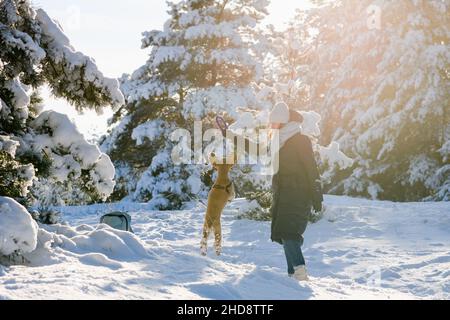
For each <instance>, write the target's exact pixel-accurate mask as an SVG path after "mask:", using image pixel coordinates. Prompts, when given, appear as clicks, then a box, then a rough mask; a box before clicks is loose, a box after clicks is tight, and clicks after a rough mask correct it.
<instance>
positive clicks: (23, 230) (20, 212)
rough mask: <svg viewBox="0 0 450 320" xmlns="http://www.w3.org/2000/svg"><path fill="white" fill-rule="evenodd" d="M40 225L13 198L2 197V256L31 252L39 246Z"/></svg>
mask: <svg viewBox="0 0 450 320" xmlns="http://www.w3.org/2000/svg"><path fill="white" fill-rule="evenodd" d="M37 233H38V225H37V223H36V222H35V221H34V220H33V218H32V217H31V215H30V213H29V212H28V211H27V210H26V209H25V208H24V207H23V206H22V205H21V204H19V203H17V202H16V201H15V200H13V199H11V198H6V197H0V254H1V255H10V254H12V253H14V252H16V251H20V252H22V253H27V252H31V251H33V250H34V249H35V248H36V245H37Z"/></svg>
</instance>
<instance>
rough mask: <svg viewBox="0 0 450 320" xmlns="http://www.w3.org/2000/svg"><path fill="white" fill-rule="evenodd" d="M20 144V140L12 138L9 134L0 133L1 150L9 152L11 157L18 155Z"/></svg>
mask: <svg viewBox="0 0 450 320" xmlns="http://www.w3.org/2000/svg"><path fill="white" fill-rule="evenodd" d="M19 145H20V143H19V142H17V141H14V140H11V138H10V137H9V136H2V135H0V150H2V151H5V152H6V153H9V154H10V155H11V157H13V158H14V157H15V156H16V151H17V148H18V147H19Z"/></svg>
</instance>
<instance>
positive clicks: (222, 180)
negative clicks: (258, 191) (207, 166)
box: [200, 153, 235, 256]
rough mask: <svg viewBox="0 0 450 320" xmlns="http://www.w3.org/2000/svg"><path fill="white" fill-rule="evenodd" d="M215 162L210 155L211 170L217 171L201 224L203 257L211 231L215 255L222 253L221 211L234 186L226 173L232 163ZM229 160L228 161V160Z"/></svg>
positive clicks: (231, 196)
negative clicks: (203, 220)
mask: <svg viewBox="0 0 450 320" xmlns="http://www.w3.org/2000/svg"><path fill="white" fill-rule="evenodd" d="M223 160H224V161H221V163H219V161H218V160H217V157H216V155H215V154H214V153H211V155H210V159H209V161H210V163H211V164H212V166H213V168H214V169H215V170H217V179H216V181H215V182H214V185H213V186H212V188H211V191H210V192H209V194H208V204H207V207H206V214H205V222H204V224H203V237H202V240H201V242H200V251H201V254H202V255H203V256H205V255H206V253H207V247H208V238H209V236H210V233H211V231H212V232H214V249H215V251H216V255H218V256H220V254H221V253H222V227H221V223H220V219H221V216H222V211H223V209H224V208H225V205H226V204H227V202H228V201H231V200H233V199H234V196H235V192H234V186H233V183H232V182H231V180H230V179H229V177H228V173H229V172H230V170H231V168H232V167H233V166H234V162H231V163H230V162H229V161H226V160H227V159H223ZM228 160H229V159H228Z"/></svg>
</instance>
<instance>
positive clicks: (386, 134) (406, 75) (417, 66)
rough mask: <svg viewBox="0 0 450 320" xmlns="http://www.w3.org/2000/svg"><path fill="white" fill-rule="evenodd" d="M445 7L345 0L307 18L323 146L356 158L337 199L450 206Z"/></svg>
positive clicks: (449, 59) (339, 178)
mask: <svg viewBox="0 0 450 320" xmlns="http://www.w3.org/2000/svg"><path fill="white" fill-rule="evenodd" d="M448 10H449V4H448V2H446V1H439V0H431V1H422V0H417V1H376V2H373V1H368V0H367V1H351V0H343V1H337V2H333V3H328V4H325V5H322V6H319V7H318V8H316V9H314V10H312V11H310V12H309V14H308V15H309V16H308V18H307V19H306V21H307V22H308V24H307V26H306V28H309V29H310V30H315V31H316V32H317V35H316V37H315V41H314V43H313V45H312V50H311V51H310V53H309V59H310V67H309V72H308V73H309V75H308V76H307V79H308V81H309V83H310V84H311V90H310V103H311V106H312V108H315V109H316V110H318V112H319V113H320V114H321V115H322V116H323V120H324V122H323V126H322V128H323V136H322V139H323V141H324V142H329V141H331V140H337V141H338V142H339V143H340V144H341V146H342V147H343V149H344V150H345V151H346V153H348V154H349V155H351V156H352V157H353V158H355V160H356V161H355V167H354V168H353V170H349V171H347V172H345V174H342V173H338V174H336V175H335V177H334V181H333V183H332V185H333V186H334V187H333V188H331V192H338V193H345V194H351V195H364V196H370V197H372V198H380V199H391V200H400V201H405V200H419V199H424V198H429V199H431V198H433V199H444V200H449V199H450V198H449V185H450V183H449V181H450V162H449V158H450V157H449V145H450V143H449V133H448V132H449V130H450V117H449V111H448V108H449V105H450V103H449V100H450V98H449V97H450V95H449V92H450V90H449V89H450V85H449V84H450V81H449V78H450V76H449V72H448V70H449V65H450V54H449V52H450V50H449V46H450V44H449V20H448V14H447V13H448ZM378 18H379V21H376V20H378ZM374 19H375V20H374ZM374 22H375V24H374ZM378 22H379V25H377V24H378Z"/></svg>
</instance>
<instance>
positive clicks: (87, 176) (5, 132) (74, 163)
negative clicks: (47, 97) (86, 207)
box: [0, 0, 124, 203]
mask: <svg viewBox="0 0 450 320" xmlns="http://www.w3.org/2000/svg"><path fill="white" fill-rule="evenodd" d="M0 47H1V50H0V137H1V138H0V196H10V197H13V198H15V199H20V200H21V201H22V202H25V201H26V200H36V199H33V197H32V196H38V199H37V200H38V201H48V199H43V198H41V195H42V189H43V188H44V187H45V189H46V190H47V191H48V193H49V194H52V196H53V200H51V202H52V203H55V202H57V203H62V202H63V203H74V202H75V201H76V200H79V201H80V202H92V201H100V200H105V199H106V198H107V197H108V195H109V194H110V193H111V192H112V189H113V186H114V182H113V177H114V168H113V166H112V164H111V162H110V161H109V158H108V157H107V156H106V155H105V154H102V153H101V152H100V151H99V149H98V148H97V147H96V146H93V145H90V144H88V143H87V142H86V140H85V139H84V138H83V137H82V136H81V134H80V133H79V132H78V131H77V130H76V127H75V126H74V125H73V124H72V123H71V122H70V121H69V119H68V118H67V117H66V116H64V115H61V114H58V113H56V112H49V111H47V112H42V110H43V106H42V103H41V99H40V97H39V92H38V89H39V87H40V86H42V85H48V86H49V87H50V88H51V89H52V92H53V94H54V95H55V96H57V97H62V98H65V99H66V100H68V102H70V103H72V104H73V105H75V106H76V107H77V108H78V109H82V108H94V109H95V110H97V111H100V110H101V108H103V107H106V106H110V105H112V106H119V105H122V104H123V103H124V97H123V95H122V93H121V92H120V90H119V82H118V81H117V80H115V79H109V78H106V77H104V76H103V74H102V73H101V72H100V71H99V70H98V68H97V67H96V65H95V63H94V61H93V59H91V58H89V57H87V56H85V55H84V54H82V53H81V52H77V51H76V50H75V49H74V48H73V47H72V45H71V44H70V41H69V39H68V38H67V36H66V35H65V34H64V33H63V31H62V30H61V28H60V27H59V25H58V24H57V23H56V22H55V21H53V20H52V19H51V18H50V17H49V16H48V15H47V13H45V11H43V10H42V9H37V10H35V9H34V8H33V7H32V5H31V3H30V2H29V1H18V0H3V1H1V2H0ZM30 189H31V190H32V191H33V192H31V194H30V193H29V192H30ZM74 190H76V192H73V191H74ZM72 195H75V198H73V196H72Z"/></svg>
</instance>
